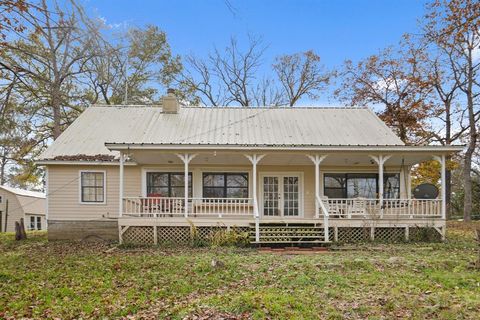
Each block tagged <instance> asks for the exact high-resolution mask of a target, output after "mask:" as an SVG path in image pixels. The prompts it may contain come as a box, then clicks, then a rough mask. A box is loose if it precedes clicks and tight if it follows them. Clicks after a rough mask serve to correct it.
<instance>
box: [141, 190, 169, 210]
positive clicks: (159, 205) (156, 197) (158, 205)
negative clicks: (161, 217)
mask: <svg viewBox="0 0 480 320" xmlns="http://www.w3.org/2000/svg"><path fill="white" fill-rule="evenodd" d="M148 198H152V199H148ZM161 198H162V195H161V194H160V193H149V194H147V198H143V199H142V206H143V212H148V213H155V212H157V213H163V212H164V210H163V209H165V208H163V201H162V199H161Z"/></svg>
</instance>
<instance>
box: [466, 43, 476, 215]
mask: <svg viewBox="0 0 480 320" xmlns="http://www.w3.org/2000/svg"><path fill="white" fill-rule="evenodd" d="M466 71H467V79H466V80H467V88H466V90H465V93H466V96H467V111H468V124H469V135H468V138H469V141H468V148H467V152H465V160H464V161H465V165H464V170H465V171H464V172H463V177H464V181H465V198H464V202H463V220H465V221H470V220H471V219H472V156H473V153H474V152H475V147H476V145H477V126H476V123H475V110H474V101H473V84H474V81H475V79H474V78H475V75H474V72H473V57H472V49H471V48H469V50H468V66H467V70H466Z"/></svg>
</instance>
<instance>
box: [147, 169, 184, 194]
mask: <svg viewBox="0 0 480 320" xmlns="http://www.w3.org/2000/svg"><path fill="white" fill-rule="evenodd" d="M148 195H158V196H160V197H184V196H185V174H184V173H182V172H147V196H148ZM188 196H189V197H192V173H191V172H190V173H188Z"/></svg>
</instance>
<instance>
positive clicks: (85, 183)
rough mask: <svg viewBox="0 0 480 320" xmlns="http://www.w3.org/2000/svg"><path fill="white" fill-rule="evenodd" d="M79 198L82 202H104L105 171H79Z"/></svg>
mask: <svg viewBox="0 0 480 320" xmlns="http://www.w3.org/2000/svg"><path fill="white" fill-rule="evenodd" d="M80 200H81V202H82V203H105V172H103V171H81V172H80Z"/></svg>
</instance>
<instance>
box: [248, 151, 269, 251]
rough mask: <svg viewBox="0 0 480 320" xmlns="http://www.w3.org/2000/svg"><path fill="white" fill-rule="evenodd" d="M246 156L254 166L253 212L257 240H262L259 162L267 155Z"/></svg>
mask: <svg viewBox="0 0 480 320" xmlns="http://www.w3.org/2000/svg"><path fill="white" fill-rule="evenodd" d="M245 157H246V158H247V159H248V160H250V162H251V163H252V166H253V170H252V175H253V177H252V183H253V186H252V190H253V191H252V192H253V214H254V218H255V242H260V213H259V210H258V201H257V163H259V162H260V160H262V159H263V157H265V155H264V154H252V155H247V154H246V155H245Z"/></svg>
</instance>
